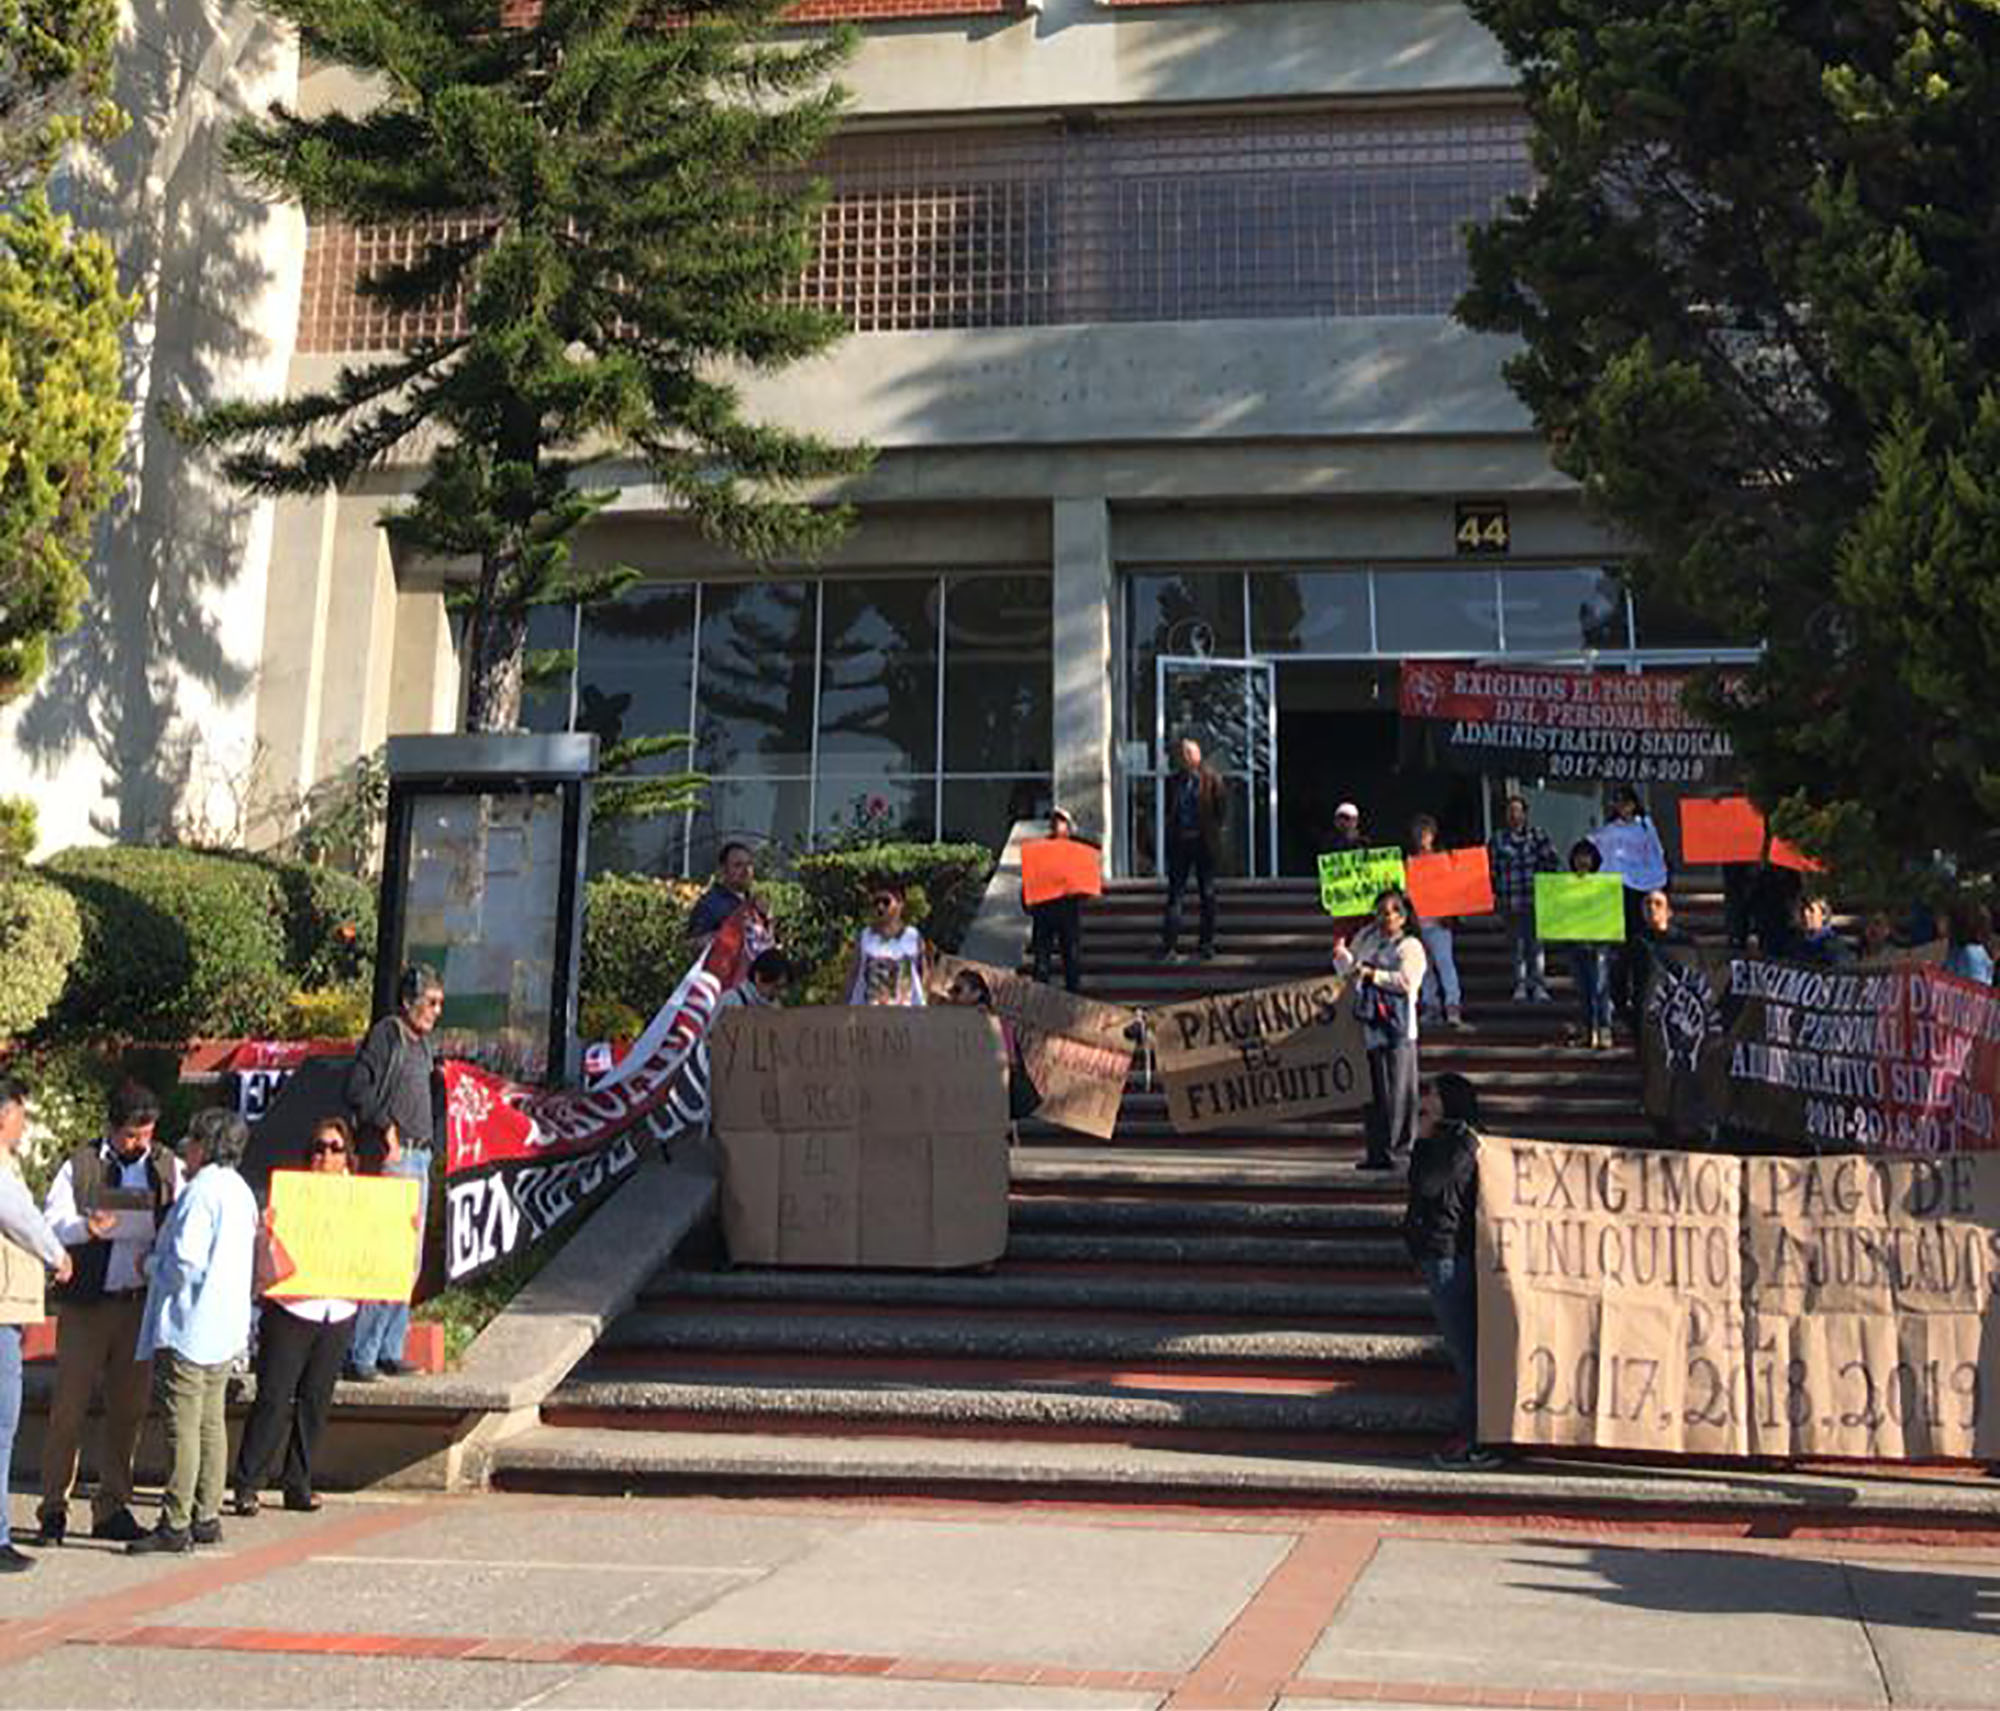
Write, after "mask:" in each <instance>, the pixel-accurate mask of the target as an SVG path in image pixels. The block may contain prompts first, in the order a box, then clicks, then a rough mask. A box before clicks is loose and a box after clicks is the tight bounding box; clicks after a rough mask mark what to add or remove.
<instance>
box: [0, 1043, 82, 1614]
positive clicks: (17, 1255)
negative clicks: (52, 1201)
mask: <svg viewBox="0 0 2000 1711" xmlns="http://www.w3.org/2000/svg"><path fill="white" fill-rule="evenodd" d="M27 1127H28V1088H27V1084H26V1083H25V1082H23V1081H21V1080H20V1079H19V1078H17V1077H15V1076H11V1075H0V1574H19V1573H21V1572H22V1571H23V1570H26V1569H31V1568H33V1567H34V1566H35V1559H34V1558H33V1557H31V1556H29V1555H28V1554H27V1553H26V1552H25V1551H20V1550H16V1549H15V1548H14V1538H13V1534H12V1532H11V1531H10V1530H9V1526H8V1517H9V1516H10V1514H11V1513H12V1511H13V1502H12V1499H11V1498H10V1497H9V1495H8V1489H7V1487H8V1471H9V1469H11V1468H12V1467H13V1465H14V1435H15V1433H16V1432H17V1431H19V1430H20V1425H21V1339H22V1336H23V1335H24V1334H25V1332H26V1329H27V1327H28V1326H30V1325H39V1324H40V1323H41V1322H42V1314H43V1305H42V1302H43V1282H44V1277H45V1274H46V1273H48V1272H54V1273H55V1277H56V1281H57V1282H58V1283H66V1282H68V1281H69V1277H70V1273H71V1271H72V1269H73V1267H74V1264H75V1262H74V1261H73V1260H71V1258H70V1257H69V1250H68V1249H67V1248H65V1247H64V1246H63V1245H62V1242H61V1241H60V1240H59V1239H58V1238H57V1236H56V1233H55V1231H54V1229H53V1228H51V1227H50V1224H49V1221H48V1220H47V1219H46V1218H44V1217H43V1216H42V1214H41V1209H40V1208H39V1207H38V1206H36V1204H35V1201H34V1196H33V1195H31V1194H30V1193H29V1192H28V1185H27V1184H26V1183H25V1182H23V1181H22V1180H21V1161H20V1158H19V1153H20V1147H21V1136H22V1135H23V1134H24V1133H25V1132H26V1130H27Z"/></svg>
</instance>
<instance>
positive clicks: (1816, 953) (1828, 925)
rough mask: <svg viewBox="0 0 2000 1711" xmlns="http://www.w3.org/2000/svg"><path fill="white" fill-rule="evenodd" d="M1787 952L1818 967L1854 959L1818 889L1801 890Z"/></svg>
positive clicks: (1786, 953)
mask: <svg viewBox="0 0 2000 1711" xmlns="http://www.w3.org/2000/svg"><path fill="white" fill-rule="evenodd" d="M1784 954H1785V955H1786V956H1787V957H1789V958H1790V959H1791V960H1792V961H1793V962H1806V963H1811V964H1812V965H1813V966H1814V967H1815V968H1845V967H1847V965H1848V964H1849V963H1851V962H1853V961H1854V947H1853V946H1852V945H1850V944H1849V943H1848V942H1847V941H1846V940H1845V939H1844V938H1842V937H1841V936H1840V934H1839V933H1838V932H1836V931H1835V930H1834V925H1833V905H1832V904H1831V903H1829V902H1828V901H1827V900H1826V899H1825V898H1824V897H1821V896H1819V895H1818V894H1817V893H1816V892H1804V893H1801V895H1800V897H1799V900H1798V902H1797V904H1796V905H1795V906H1794V908H1793V911H1792V933H1791V937H1790V938H1789V939H1788V940H1787V941H1786V944H1785V953H1784ZM1987 966H1988V967H1989V968H1990V967H1991V966H1992V964H1991V963H1990V962H1989V963H1988V965H1987ZM1989 984H1990V982H1989Z"/></svg>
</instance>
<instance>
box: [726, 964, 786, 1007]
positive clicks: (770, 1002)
mask: <svg viewBox="0 0 2000 1711" xmlns="http://www.w3.org/2000/svg"><path fill="white" fill-rule="evenodd" d="M792 972H793V971H792V959H791V958H790V957H788V956H786V955H785V953H784V952H783V951H781V950H768V951H759V952H758V953H757V955H756V956H755V957H754V958H753V959H752V960H751V963H750V972H749V973H748V974H746V975H745V976H744V977H743V978H742V979H741V980H739V981H738V982H737V983H736V984H735V985H734V986H732V987H731V988H730V989H729V990H728V991H727V992H725V993H724V994H723V995H722V996H721V997H720V998H719V999H717V1000H716V1004H715V1009H716V1014H717V1015H718V1016H719V1015H721V1013H722V1012H723V1011H724V1010H770V1009H775V1008H776V1007H777V1004H778V1000H779V999H780V998H781V997H782V996H783V995H784V991H785V988H786V987H788V986H789V985H791V983H792Z"/></svg>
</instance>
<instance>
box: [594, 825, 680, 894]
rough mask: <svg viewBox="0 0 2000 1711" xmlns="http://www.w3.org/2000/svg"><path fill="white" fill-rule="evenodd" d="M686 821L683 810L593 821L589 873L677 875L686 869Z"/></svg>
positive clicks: (667, 876) (671, 876)
mask: <svg viewBox="0 0 2000 1711" xmlns="http://www.w3.org/2000/svg"><path fill="white" fill-rule="evenodd" d="M687 822H688V817H687V815H686V814H685V813H681V814H655V815H651V816H649V817H648V818H646V819H643V820H603V821H595V822H593V823H592V825H591V828H590V871H591V873H592V874H599V873H644V874H650V875H653V876H654V877H656V878H660V877H664V878H667V879H677V878H679V877H680V876H681V875H682V874H683V873H685V872H686V871H687V869H686V866H685V861H686V855H687Z"/></svg>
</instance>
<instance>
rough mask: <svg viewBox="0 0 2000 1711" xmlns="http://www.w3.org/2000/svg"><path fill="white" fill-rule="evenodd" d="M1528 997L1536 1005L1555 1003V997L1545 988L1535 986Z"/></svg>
mask: <svg viewBox="0 0 2000 1711" xmlns="http://www.w3.org/2000/svg"><path fill="white" fill-rule="evenodd" d="M1529 997H1530V998H1532V999H1533V1000H1534V1002H1535V1003H1537V1004H1553V1003H1554V1002H1555V1001H1556V995H1555V994H1554V993H1553V992H1551V991H1550V990H1549V989H1548V988H1547V987H1546V986H1537V987H1536V988H1535V989H1534V991H1533V992H1531V993H1530V994H1529Z"/></svg>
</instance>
